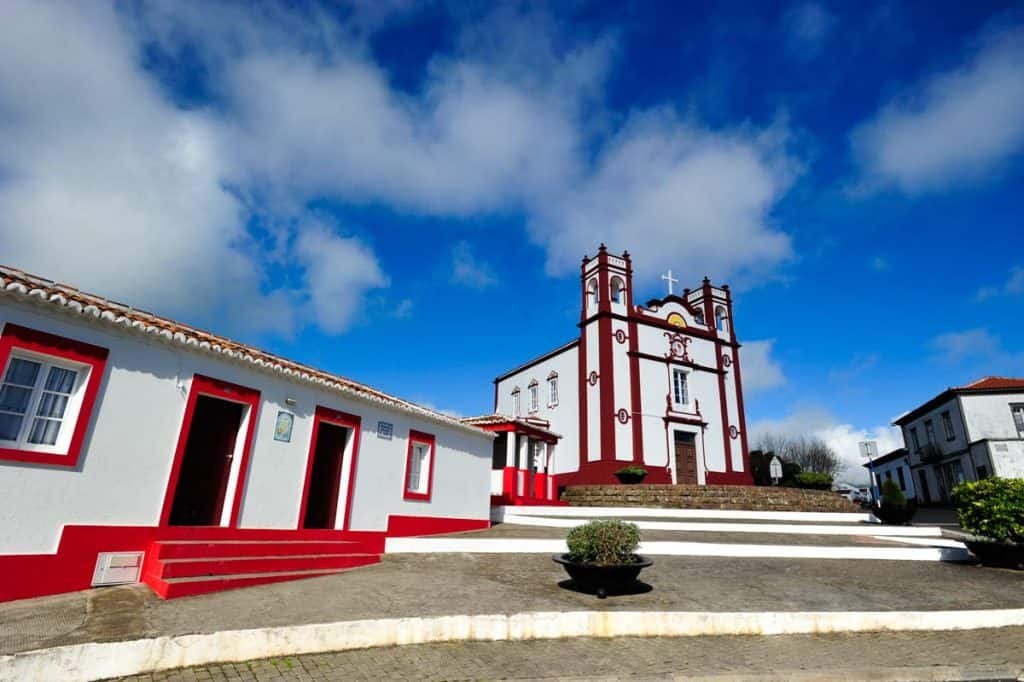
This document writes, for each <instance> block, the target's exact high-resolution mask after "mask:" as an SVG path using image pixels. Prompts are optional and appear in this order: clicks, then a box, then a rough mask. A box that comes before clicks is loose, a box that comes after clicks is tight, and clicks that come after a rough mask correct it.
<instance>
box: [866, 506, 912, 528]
mask: <svg viewBox="0 0 1024 682" xmlns="http://www.w3.org/2000/svg"><path fill="white" fill-rule="evenodd" d="M871 513H872V514H874V515H875V518H877V519H878V520H879V521H881V522H882V523H884V524H886V525H889V526H902V525H904V524H907V523H910V520H911V519H912V518H914V514H916V513H917V509H915V508H914V507H911V506H906V507H897V506H893V505H888V504H883V505H880V506H877V507H872V508H871Z"/></svg>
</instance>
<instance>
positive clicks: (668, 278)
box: [661, 270, 679, 296]
mask: <svg viewBox="0 0 1024 682" xmlns="http://www.w3.org/2000/svg"><path fill="white" fill-rule="evenodd" d="M661 278H662V279H663V280H665V281H666V282H668V295H669V296H671V295H672V285H673V284H679V280H678V279H676V278H674V277H673V276H672V271H671V270H669V271H668V274H665V275H662V276H661Z"/></svg>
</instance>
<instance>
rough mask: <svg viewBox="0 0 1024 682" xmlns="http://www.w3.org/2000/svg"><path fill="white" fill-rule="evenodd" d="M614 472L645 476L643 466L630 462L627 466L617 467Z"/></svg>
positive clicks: (645, 471) (645, 472) (645, 470)
mask: <svg viewBox="0 0 1024 682" xmlns="http://www.w3.org/2000/svg"><path fill="white" fill-rule="evenodd" d="M615 473H617V474H634V475H636V476H646V475H647V469H644V468H643V467H640V466H637V465H635V464H631V465H629V466H628V467H622V468H621V469H619V470H618V471H616V472H615Z"/></svg>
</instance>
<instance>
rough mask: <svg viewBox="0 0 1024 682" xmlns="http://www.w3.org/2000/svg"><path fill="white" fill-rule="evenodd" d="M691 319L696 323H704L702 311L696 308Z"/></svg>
mask: <svg viewBox="0 0 1024 682" xmlns="http://www.w3.org/2000/svg"><path fill="white" fill-rule="evenodd" d="M693 319H694V320H696V322H697V324H704V311H702V310H698V311H697V312H695V313H694V314H693Z"/></svg>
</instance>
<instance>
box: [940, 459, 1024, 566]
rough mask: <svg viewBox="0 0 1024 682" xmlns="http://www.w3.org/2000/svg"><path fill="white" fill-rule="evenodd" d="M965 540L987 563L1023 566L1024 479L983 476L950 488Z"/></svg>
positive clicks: (968, 547) (987, 564)
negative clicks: (969, 535) (965, 536)
mask: <svg viewBox="0 0 1024 682" xmlns="http://www.w3.org/2000/svg"><path fill="white" fill-rule="evenodd" d="M953 503H954V504H955V505H956V513H957V517H958V519H959V521H960V526H961V527H962V528H963V529H964V530H965V531H967V532H968V533H970V534H971V536H972V537H970V538H969V539H967V540H964V544H966V545H967V549H969V550H971V553H972V554H974V556H976V557H977V558H978V561H980V562H981V563H983V564H985V565H986V566H1001V567H1004V568H1017V569H1024V479H1021V478H986V479H983V480H981V481H972V482H969V483H961V484H960V485H958V486H957V487H956V488H954V489H953Z"/></svg>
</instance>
